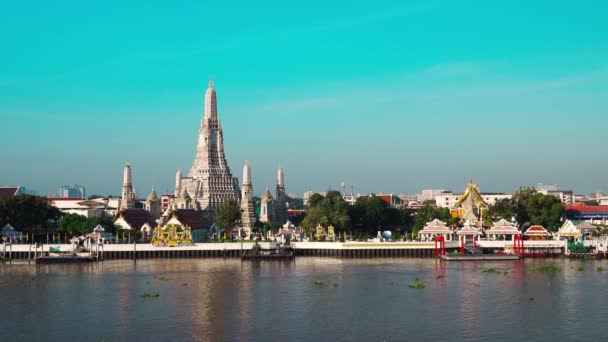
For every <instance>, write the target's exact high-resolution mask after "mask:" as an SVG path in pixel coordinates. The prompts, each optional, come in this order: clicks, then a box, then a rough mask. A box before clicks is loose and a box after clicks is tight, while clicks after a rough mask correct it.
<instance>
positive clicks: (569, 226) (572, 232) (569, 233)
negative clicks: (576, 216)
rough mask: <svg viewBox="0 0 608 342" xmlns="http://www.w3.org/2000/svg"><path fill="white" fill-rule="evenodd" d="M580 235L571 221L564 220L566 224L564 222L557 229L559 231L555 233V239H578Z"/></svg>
mask: <svg viewBox="0 0 608 342" xmlns="http://www.w3.org/2000/svg"><path fill="white" fill-rule="evenodd" d="M580 235H581V232H580V230H578V227H577V226H576V225H575V224H574V223H572V221H570V220H566V222H564V224H563V225H562V226H561V227H560V228H559V230H558V231H557V238H558V239H559V238H562V237H574V238H576V237H578V236H580Z"/></svg>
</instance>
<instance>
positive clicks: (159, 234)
mask: <svg viewBox="0 0 608 342" xmlns="http://www.w3.org/2000/svg"><path fill="white" fill-rule="evenodd" d="M152 244H153V245H154V246H163V245H164V244H165V240H164V238H163V229H162V228H161V227H160V226H157V227H156V228H154V232H153V233H152Z"/></svg>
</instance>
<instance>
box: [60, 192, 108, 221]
mask: <svg viewBox="0 0 608 342" xmlns="http://www.w3.org/2000/svg"><path fill="white" fill-rule="evenodd" d="M48 200H49V202H50V203H51V205H52V206H54V207H56V208H57V209H59V210H60V211H61V212H63V213H70V214H78V215H81V216H84V217H89V218H95V217H114V215H116V212H117V210H118V207H119V206H120V199H119V198H95V199H91V200H84V199H82V198H77V199H74V198H56V197H55V198H54V197H51V198H49V199H48Z"/></svg>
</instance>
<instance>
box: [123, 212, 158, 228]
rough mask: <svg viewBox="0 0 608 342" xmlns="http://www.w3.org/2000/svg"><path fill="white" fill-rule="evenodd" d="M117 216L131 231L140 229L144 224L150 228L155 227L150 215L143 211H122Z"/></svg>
mask: <svg viewBox="0 0 608 342" xmlns="http://www.w3.org/2000/svg"><path fill="white" fill-rule="evenodd" d="M118 215H119V216H120V217H122V218H123V219H124V220H125V221H127V223H128V224H129V226H131V228H133V229H140V228H141V227H142V226H143V225H144V224H146V223H148V224H149V225H150V227H152V228H154V227H155V226H156V222H154V219H153V218H152V216H151V215H150V213H149V212H148V211H147V210H145V209H127V210H122V211H121V212H119V213H118Z"/></svg>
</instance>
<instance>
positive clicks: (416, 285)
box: [410, 278, 426, 289]
mask: <svg viewBox="0 0 608 342" xmlns="http://www.w3.org/2000/svg"><path fill="white" fill-rule="evenodd" d="M410 287H411V288H412V289H423V288H425V287H426V285H424V283H423V282H422V281H420V279H418V278H416V279H415V280H414V282H413V283H411V284H410Z"/></svg>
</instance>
